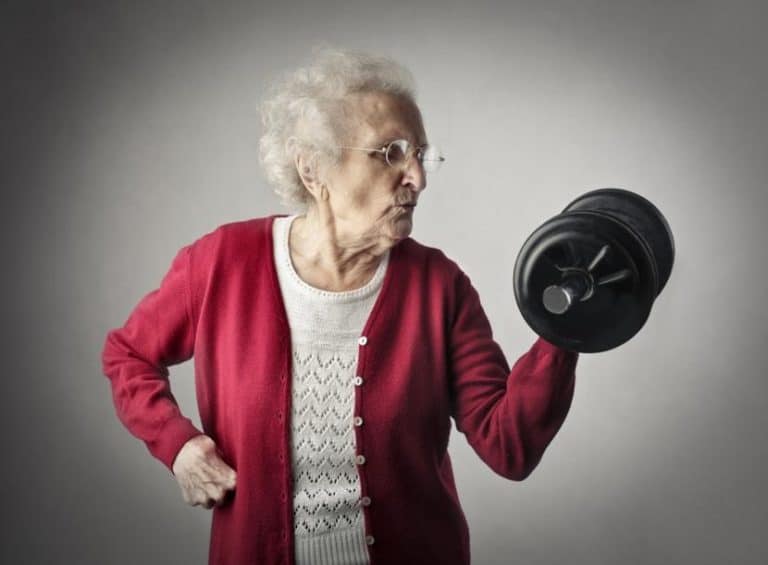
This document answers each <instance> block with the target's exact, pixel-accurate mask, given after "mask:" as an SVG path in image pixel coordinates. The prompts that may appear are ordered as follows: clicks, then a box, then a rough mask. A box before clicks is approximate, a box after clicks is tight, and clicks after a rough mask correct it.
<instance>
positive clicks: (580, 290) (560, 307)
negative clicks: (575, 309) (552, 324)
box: [542, 276, 590, 314]
mask: <svg viewBox="0 0 768 565" xmlns="http://www.w3.org/2000/svg"><path fill="white" fill-rule="evenodd" d="M589 287H590V284H589V282H588V281H587V278H586V277H585V276H570V277H568V278H567V279H565V281H563V282H562V283H560V284H553V285H550V286H548V287H547V288H545V289H544V295H543V297H542V298H543V301H544V308H546V309H547V311H548V312H550V313H551V314H564V313H565V312H567V311H568V309H569V308H570V307H571V306H572V305H573V303H574V302H576V301H577V300H581V298H582V297H583V296H584V295H585V294H586V293H587V291H588V290H589Z"/></svg>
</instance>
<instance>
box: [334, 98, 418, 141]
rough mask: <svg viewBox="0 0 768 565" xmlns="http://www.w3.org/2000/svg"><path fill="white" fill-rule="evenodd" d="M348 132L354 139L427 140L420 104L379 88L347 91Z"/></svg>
mask: <svg viewBox="0 0 768 565" xmlns="http://www.w3.org/2000/svg"><path fill="white" fill-rule="evenodd" d="M348 103H349V106H348V107H349V109H350V111H349V116H350V125H351V128H350V129H351V130H352V131H351V133H352V135H353V136H354V137H355V138H356V141H357V142H361V143H362V142H370V143H375V142H384V141H391V140H392V139H397V138H405V139H407V140H409V141H411V142H414V143H417V144H424V143H426V134H425V132H424V124H423V123H422V119H421V112H420V111H419V108H418V107H417V106H416V104H414V103H413V102H411V101H410V100H409V99H408V98H406V97H405V96H397V95H393V94H387V93H382V92H363V93H356V94H352V95H350V97H349V99H348Z"/></svg>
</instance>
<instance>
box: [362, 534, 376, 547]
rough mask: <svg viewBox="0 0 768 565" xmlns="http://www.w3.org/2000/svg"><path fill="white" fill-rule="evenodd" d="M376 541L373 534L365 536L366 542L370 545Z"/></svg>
mask: <svg viewBox="0 0 768 565" xmlns="http://www.w3.org/2000/svg"><path fill="white" fill-rule="evenodd" d="M374 541H376V540H374V539H373V536H365V543H367V544H368V545H373V542H374Z"/></svg>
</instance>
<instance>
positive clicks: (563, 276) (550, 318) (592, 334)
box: [514, 188, 675, 353]
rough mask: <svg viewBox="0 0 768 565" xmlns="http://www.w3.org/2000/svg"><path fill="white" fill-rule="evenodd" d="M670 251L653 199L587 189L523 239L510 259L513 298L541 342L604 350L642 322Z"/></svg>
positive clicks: (666, 274)
mask: <svg viewBox="0 0 768 565" xmlns="http://www.w3.org/2000/svg"><path fill="white" fill-rule="evenodd" d="M674 255H675V246H674V239H673V237H672V231H671V230H670V228H669V224H668V223H667V221H666V219H665V218H664V216H663V215H662V214H661V212H659V210H658V209H657V208H656V207H655V206H654V205H653V204H651V203H650V202H649V201H648V200H646V199H645V198H643V197H642V196H640V195H639V194H635V193H634V192H630V191H628V190H623V189H619V188H605V189H600V190H594V191H592V192H588V193H586V194H583V195H582V196H580V197H579V198H577V199H576V200H574V201H573V202H571V203H570V204H569V205H568V206H566V208H565V210H563V212H562V213H561V214H559V215H557V216H555V217H554V218H551V219H550V220H548V221H547V222H545V223H544V224H542V225H541V226H540V227H539V228H538V229H537V230H536V231H534V232H533V233H532V234H531V236H530V237H529V238H528V239H527V240H526V241H525V243H524V244H523V247H522V249H521V250H520V253H519V254H518V256H517V261H516V262H515V269H514V290H515V299H516V300H517V305H518V307H519V308H520V311H521V313H522V314H523V318H524V319H525V321H526V322H527V323H528V325H529V326H530V327H531V329H533V331H535V332H536V333H538V334H539V335H541V336H542V337H543V338H544V339H546V340H547V341H549V342H551V343H554V344H555V345H558V346H560V347H563V348H564V349H570V350H572V351H579V352H582V353H595V352H598V351H606V350H608V349H613V348H614V347H618V346H619V345H621V344H622V343H624V342H626V341H627V340H629V339H630V338H631V337H632V336H634V335H635V334H636V333H637V332H638V331H640V328H642V327H643V325H644V324H645V321H646V320H647V319H648V315H649V314H650V312H651V307H652V306H653V302H654V300H655V299H656V297H657V296H658V295H659V293H660V292H661V290H662V289H663V288H664V285H665V284H666V283H667V280H668V279H669V275H670V273H671V272H672V264H673V262H674Z"/></svg>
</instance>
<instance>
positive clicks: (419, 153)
mask: <svg viewBox="0 0 768 565" xmlns="http://www.w3.org/2000/svg"><path fill="white" fill-rule="evenodd" d="M340 147H341V148H342V149H356V150H358V151H372V152H374V153H381V154H383V155H384V159H385V160H386V161H387V165H389V166H390V167H396V168H397V167H404V166H405V165H407V164H408V162H409V161H410V159H411V156H413V155H416V158H417V159H418V160H419V162H420V163H421V165H422V166H423V167H424V170H425V171H429V172H435V171H437V170H438V169H440V165H442V163H443V161H445V157H443V156H442V155H441V153H440V150H439V149H438V148H437V147H435V146H434V145H432V144H431V143H427V144H426V145H422V146H421V147H416V146H414V145H412V144H411V142H410V141H408V140H407V139H395V140H394V141H390V142H389V143H387V144H386V145H384V146H383V147H380V148H378V149H376V148H373V147H350V146H349V145H341V146H340Z"/></svg>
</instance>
